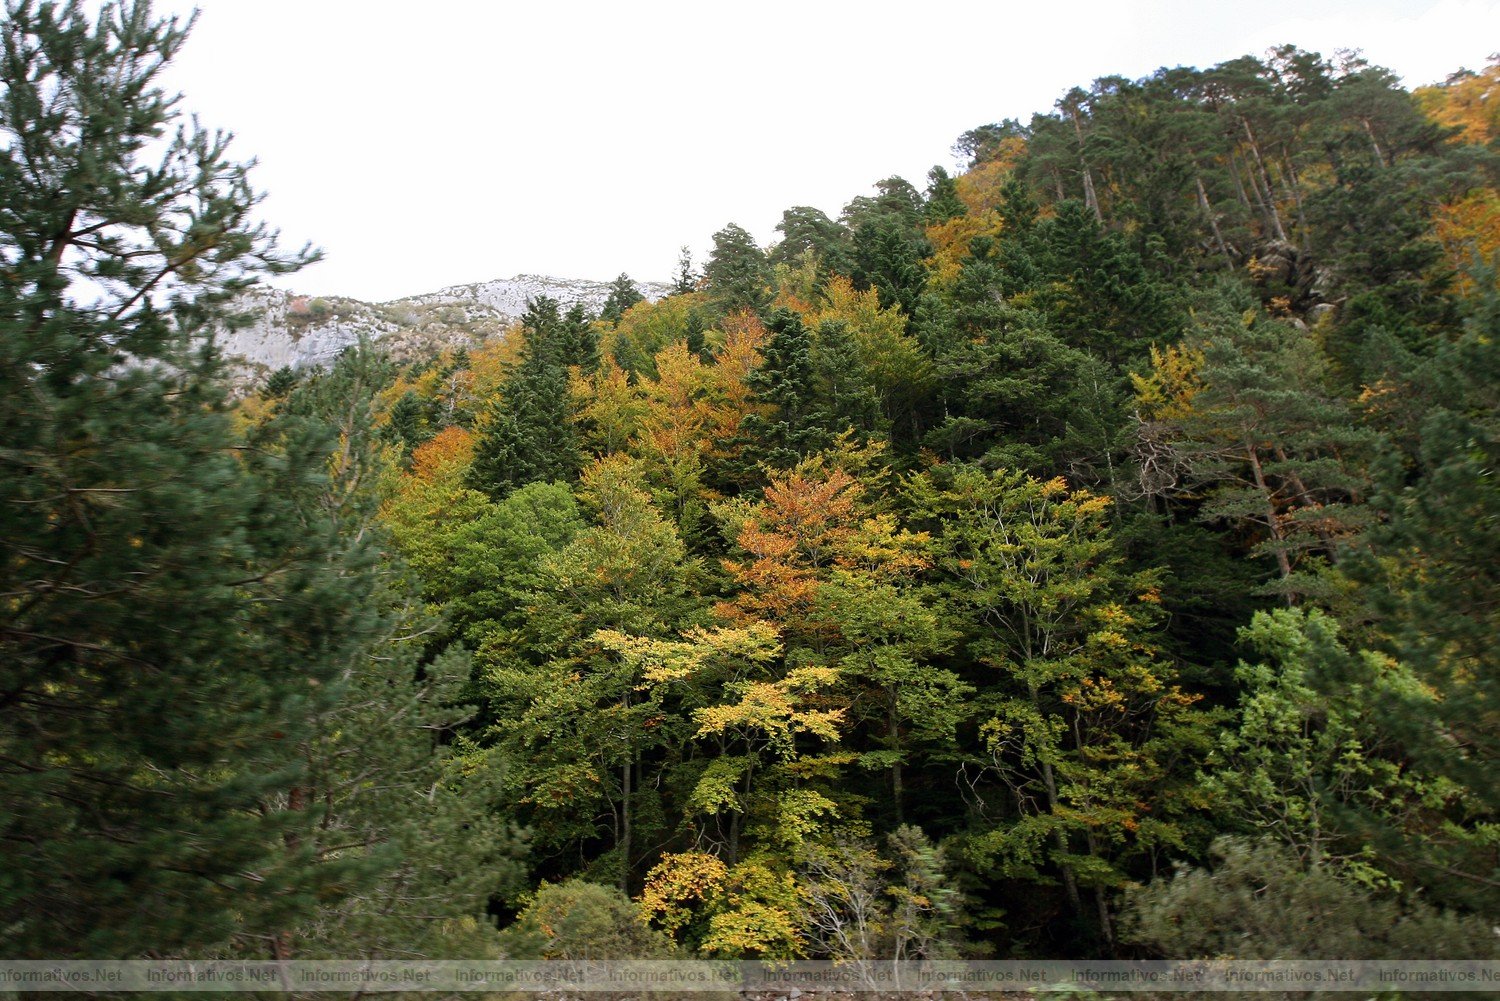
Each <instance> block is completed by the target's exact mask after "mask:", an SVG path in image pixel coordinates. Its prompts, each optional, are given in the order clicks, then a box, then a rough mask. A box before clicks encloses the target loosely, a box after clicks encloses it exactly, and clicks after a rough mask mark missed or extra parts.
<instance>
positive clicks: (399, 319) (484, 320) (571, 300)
mask: <svg viewBox="0 0 1500 1001" xmlns="http://www.w3.org/2000/svg"><path fill="white" fill-rule="evenodd" d="M634 284H635V288H636V291H637V292H639V293H640V294H641V295H642V296H643V297H644V298H646V299H648V300H650V301H653V302H654V301H656V300H657V299H661V298H663V297H664V296H666V295H668V294H669V293H670V292H671V286H669V285H667V284H665V283H661V282H635V283H634ZM612 285H613V283H612V282H599V281H592V280H589V279H578V278H556V277H553V276H550V275H535V274H520V275H515V276H512V277H510V278H496V279H492V280H490V281H484V282H470V283H466V284H460V285H449V286H445V287H443V288H440V289H437V290H435V291H432V292H423V293H419V294H417V295H411V296H403V297H401V298H398V299H390V300H386V301H383V302H367V301H365V300H362V299H354V298H350V297H347V296H331V295H330V296H313V295H306V294H303V293H300V292H291V291H287V290H284V289H273V288H267V287H262V288H255V289H251V290H250V291H248V292H246V293H245V294H244V295H243V296H242V297H241V298H240V299H239V301H238V302H237V303H236V307H237V310H238V311H239V312H241V313H243V314H248V315H249V316H251V318H252V319H251V320H250V322H249V323H247V324H245V325H243V326H239V327H235V328H233V329H220V330H218V331H216V332H215V335H214V340H215V343H216V345H217V346H218V347H219V349H220V351H222V352H223V354H224V355H225V357H226V358H227V359H228V360H229V362H230V366H231V370H232V372H233V374H234V377H235V381H236V382H239V383H242V384H250V383H254V382H257V381H259V380H260V379H262V378H264V377H265V376H267V375H269V374H270V373H271V372H274V371H276V370H277V369H280V368H292V369H304V368H321V367H323V366H326V365H328V364H329V363H331V362H332V361H333V360H334V359H335V358H337V357H338V355H339V353H340V352H342V351H343V350H344V349H345V348H347V347H349V346H351V345H353V344H357V343H358V342H359V341H360V339H361V338H367V339H369V340H370V341H372V342H374V343H377V344H379V345H380V346H381V347H383V348H385V349H386V350H387V351H389V352H390V353H391V355H392V356H393V357H395V358H396V359H398V360H403V361H404V360H409V359H411V358H414V357H416V356H418V355H421V354H425V353H430V352H433V351H437V350H441V349H443V348H455V347H463V346H470V345H474V344H477V343H480V342H482V341H484V340H487V339H489V338H490V337H495V336H504V334H505V332H506V330H508V329H509V328H510V327H511V325H512V324H514V323H515V322H517V321H519V320H520V318H521V317H522V315H524V313H525V312H526V304H527V302H529V301H530V300H533V299H536V298H538V297H540V296H548V297H550V298H553V299H556V300H557V301H558V302H559V303H561V304H562V305H563V306H564V307H569V306H572V305H574V304H578V305H582V306H583V307H584V308H586V309H588V310H590V311H591V312H598V310H599V309H600V308H601V307H602V306H603V305H604V303H605V301H606V300H607V299H608V298H609V293H610V289H611V287H612Z"/></svg>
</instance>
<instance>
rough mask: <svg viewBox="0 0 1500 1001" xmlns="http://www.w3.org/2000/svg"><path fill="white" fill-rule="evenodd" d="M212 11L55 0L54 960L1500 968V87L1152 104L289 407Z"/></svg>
mask: <svg viewBox="0 0 1500 1001" xmlns="http://www.w3.org/2000/svg"><path fill="white" fill-rule="evenodd" d="M184 37H185V31H184V28H183V26H182V25H180V24H175V23H171V22H167V23H162V22H158V21H155V20H153V19H152V18H151V16H150V14H149V10H148V9H147V8H146V7H144V6H137V5H130V4H127V5H125V6H123V7H115V6H111V7H108V8H107V9H106V11H105V12H104V14H103V15H102V16H101V17H100V18H99V19H98V20H90V19H89V18H87V17H85V15H84V14H83V12H82V9H81V7H80V6H79V5H78V4H76V3H67V4H63V5H60V6H59V5H54V4H48V3H39V2H33V0H13V2H11V3H9V4H8V5H7V13H6V19H5V23H4V31H3V49H0V70H3V80H4V87H5V91H4V94H3V98H0V124H3V130H0V131H3V135H4V143H3V152H4V155H3V156H0V192H3V199H0V278H3V281H0V324H3V331H4V336H3V337H0V380H3V392H0V465H3V468H4V472H3V475H0V537H3V549H0V592H3V598H0V610H3V615H0V841H3V844H4V846H5V857H6V859H7V863H6V865H5V866H4V867H0V938H3V940H4V941H6V942H8V943H10V951H11V952H13V953H14V954H16V955H18V956H37V957H53V958H56V957H64V956H89V957H98V956H116V955H118V956H137V955H153V956H162V955H168V956H177V955H181V956H211V955H212V956H229V957H234V956H266V957H275V958H290V957H315V956H370V957H382V958H403V957H412V956H470V957H478V956H509V957H521V958H543V957H544V958H556V957H576V956H585V955H587V956H594V957H600V956H622V957H624V956H639V957H648V956H672V955H676V956H701V957H711V958H741V957H748V958H758V957H770V958H783V959H784V958H800V957H811V958H839V959H859V958H870V957H877V956H879V957H887V958H889V957H892V956H901V957H910V958H921V957H928V958H932V957H958V956H976V957H984V956H989V957H997V958H1011V957H1043V956H1065V955H1067V956H1162V955H1166V956H1212V955H1222V954H1225V953H1229V952H1232V953H1233V954H1235V955H1239V956H1242V957H1267V958H1270V957H1276V958H1288V957H1295V956H1309V957H1310V956H1320V955H1329V956H1333V955H1336V956H1339V957H1341V958H1360V957H1380V958H1393V957H1399V956H1410V957H1420V958H1434V957H1440V956H1464V957H1473V956H1485V957H1488V956H1493V955H1495V954H1496V950H1497V946H1496V939H1495V936H1494V935H1493V933H1492V932H1491V930H1490V929H1491V925H1492V924H1493V923H1494V922H1495V921H1496V920H1497V919H1500V898H1497V896H1496V886H1497V880H1500V843H1497V837H1496V832H1497V830H1500V826H1497V824H1500V786H1497V784H1496V768H1495V765H1496V751H1497V747H1496V741H1497V735H1500V709H1497V702H1496V699H1497V698H1500V689H1497V683H1500V663H1497V653H1496V645H1495V642H1494V640H1495V637H1496V636H1497V634H1500V602H1497V595H1500V587H1497V584H1500V581H1497V574H1500V486H1497V483H1496V476H1495V469H1496V462H1497V460H1500V406H1497V402H1500V401H1497V397H1496V394H1497V387H1500V341H1497V335H1500V285H1497V267H1500V256H1497V255H1500V236H1497V234H1500V200H1497V199H1500V195H1497V191H1500V188H1497V180H1500V176H1497V169H1500V167H1497V165H1500V159H1497V153H1500V148H1497V145H1496V144H1497V136H1500V119H1497V115H1500V97H1497V96H1496V95H1497V87H1500V62H1492V63H1491V64H1490V65H1489V66H1487V67H1484V68H1482V69H1481V70H1479V71H1461V72H1459V73H1456V74H1454V75H1453V76H1452V77H1451V78H1450V79H1449V80H1448V81H1447V82H1446V83H1444V84H1442V85H1438V86H1434V87H1427V88H1423V89H1421V90H1418V91H1416V92H1414V93H1413V92H1408V91H1406V90H1405V89H1403V88H1402V87H1401V86H1400V84H1399V82H1398V81H1397V80H1396V78H1395V77H1394V76H1393V75H1392V74H1391V73H1389V72H1388V71H1386V70H1384V69H1381V68H1380V67H1377V66H1371V65H1368V64H1366V63H1364V62H1363V61H1361V60H1360V59H1359V58H1357V57H1354V56H1341V57H1340V58H1339V59H1338V60H1336V61H1333V62H1330V61H1329V60H1327V59H1325V58H1323V57H1322V56H1320V55H1319V54H1317V53H1311V52H1304V51H1302V50H1299V49H1296V48H1294V47H1290V46H1287V47H1283V48H1279V49H1276V50H1273V51H1272V52H1270V53H1268V54H1266V55H1264V56H1261V57H1256V56H1245V57H1242V58H1239V59H1235V60H1231V61H1229V62H1226V63H1222V64H1220V65H1217V66H1214V67H1211V68H1209V69H1206V70H1197V69H1188V68H1176V69H1163V70H1161V71H1159V72H1157V73H1156V74H1154V75H1152V76H1150V77H1147V78H1144V79H1141V80H1127V79H1122V78H1117V77H1106V78H1101V79H1099V80H1096V81H1094V82H1093V83H1092V84H1091V85H1089V86H1087V87H1078V88H1075V89H1073V90H1070V91H1069V92H1067V93H1066V94H1063V95H1061V96H1060V97H1059V99H1058V101H1057V103H1056V105H1055V107H1054V108H1052V109H1051V110H1049V111H1046V112H1043V113H1039V114H1037V115H1035V116H1034V117H1033V118H1032V119H1031V121H1029V122H1027V123H1021V122H1017V121H1004V122H1000V123H995V124H986V125H980V126H978V127H976V128H974V129H972V130H970V131H968V132H966V133H964V135H963V136H961V137H960V138H959V139H958V142H957V145H956V147H955V148H956V149H957V150H958V151H960V152H961V155H962V156H964V157H965V158H966V161H967V165H966V167H965V168H964V169H962V170H960V171H958V172H957V173H956V174H950V173H949V172H948V171H946V170H944V169H942V168H940V167H935V168H933V170H932V171H931V173H930V174H929V175H928V177H927V178H926V179H925V185H924V186H922V187H918V186H917V185H915V184H913V183H911V182H910V181H908V180H905V179H902V178H896V177H893V178H887V179H885V180H882V181H879V182H878V183H877V184H875V185H874V187H873V189H872V193H869V194H865V195H859V196H857V197H853V198H852V199H851V201H850V202H849V203H848V204H847V205H846V206H845V207H844V209H843V211H842V212H841V213H840V214H839V216H838V218H832V217H830V216H829V215H827V214H826V213H824V212H822V211H819V210H818V209H815V208H811V207H807V206H795V207H790V208H788V209H787V210H786V212H785V213H784V215H783V217H782V220H781V223H780V225H779V226H778V227H777V232H778V233H779V234H780V239H779V240H778V241H777V242H776V243H775V244H773V245H772V246H771V247H769V248H764V247H761V246H758V245H757V244H756V242H755V241H754V239H753V238H752V237H751V236H750V235H749V234H748V233H747V232H746V231H745V230H744V229H742V228H741V227H739V226H737V225H734V224H729V225H726V226H725V228H724V229H723V230H721V231H720V232H718V233H716V234H714V237H713V251H712V254H711V255H710V257H709V259H708V260H707V261H706V262H705V263H704V265H703V267H702V269H701V271H700V270H699V269H697V268H696V267H695V266H694V264H693V262H692V261H691V260H690V259H689V258H688V257H687V256H686V255H684V258H683V260H682V261H681V262H680V263H679V267H678V275H677V276H676V277H677V281H676V286H675V291H674V293H673V294H672V295H670V296H668V297H666V298H664V299H661V300H659V301H654V302H649V301H644V300H642V299H641V297H640V295H639V293H638V292H637V291H636V289H635V286H634V285H633V284H632V282H631V281H630V279H629V278H628V277H627V276H624V275H622V276H620V279H619V280H618V281H617V282H616V283H615V285H614V287H613V294H612V295H611V296H610V299H609V302H608V304H607V305H606V306H605V308H604V309H603V310H602V312H601V314H600V315H598V316H594V315H590V314H589V313H587V312H586V311H585V310H584V309H582V308H581V307H571V308H570V307H568V306H566V305H565V304H561V303H558V302H556V301H552V300H549V299H545V298H544V299H538V300H535V301H533V302H532V303H531V304H530V306H529V309H528V312H527V314H526V316H525V317H524V318H523V320H522V321H521V322H520V323H519V324H518V325H517V326H516V327H515V328H514V329H512V330H511V331H509V332H508V334H507V335H506V336H504V337H499V338H494V339H491V340H487V341H485V342H483V343H480V344H476V345H475V346H474V347H472V348H469V349H464V350H453V351H447V352H444V353H442V354H441V355H439V356H434V357H432V358H429V359H426V360H424V361H422V362H420V363H418V364H415V365H411V366H407V367H405V368H398V367H397V366H395V365H394V364H393V363H391V362H390V361H389V360H387V359H386V358H384V357H383V356H382V355H381V354H380V353H379V352H378V351H377V350H376V349H374V348H372V347H370V346H369V345H362V346H360V347H358V348H355V349H351V350H350V351H348V352H347V353H346V354H345V355H344V356H342V357H341V358H340V359H339V360H338V362H337V364H335V365H334V366H333V367H332V368H331V369H330V370H328V371H300V372H294V371H291V370H284V371H281V372H278V373H276V374H275V375H273V376H272V377H271V378H270V379H269V380H266V382H265V383H264V384H263V385H261V386H260V387H258V388H257V390H256V391H255V392H254V393H252V394H251V395H250V396H248V397H246V398H242V399H238V400H231V398H230V397H229V395H228V393H227V391H226V386H225V380H224V375H223V370H222V366H221V364H220V360H219V358H218V357H217V356H216V355H215V353H214V351H213V350H212V349H211V346H210V342H211V336H210V335H211V331H212V330H213V329H215V328H216V326H217V327H222V326H224V325H232V324H234V323H237V322H243V321H244V319H245V318H244V317H239V316H237V315H236V313H235V296H236V294H237V293H239V292H240V291H243V290H244V289H246V288H248V287H249V286H250V285H252V284H253V283H254V282H256V281H257V280H259V279H260V278H262V277H264V276H268V275H276V274H281V273H285V272H287V271H290V270H294V269H295V268H296V267H298V266H299V265H300V264H302V263H304V262H305V261H307V260H308V259H309V255H308V253H307V252H306V251H304V252H302V253H299V254H298V253H293V254H289V253H285V252H283V251H280V250H278V249H277V248H276V245H275V238H274V234H272V233H270V232H268V231H266V230H265V229H263V228H259V227H257V226H256V225H255V224H254V223H253V221H252V220H253V217H254V209H255V206H256V204H257V200H258V196H257V195H256V193H255V192H254V190H253V189H252V188H251V186H250V185H249V183H248V180H247V175H246V168H245V165H243V164H240V163H238V162H236V161H234V160H233V159H232V158H231V157H230V155H229V153H228V149H227V140H226V139H225V137H223V136H221V135H215V134H211V133H205V132H203V131H201V130H200V129H199V128H198V127H197V126H196V123H195V122H193V121H191V120H189V119H186V118H184V116H183V114H182V112H181V111H179V110H178V108H177V105H176V104H175V103H174V102H172V101H170V100H168V99H167V98H166V97H164V96H163V95H162V93H161V91H160V90H159V83H158V80H157V74H158V72H159V70H160V68H161V65H162V64H163V62H164V61H166V60H169V59H170V58H171V56H172V54H173V53H174V52H175V51H176V50H177V48H178V46H180V45H181V44H182V41H183V39H184ZM934 100H941V95H940V94H937V95H935V96H934ZM1189 915H1192V916H1194V919H1193V920H1186V918H1187V917H1188V916H1189ZM1204 915H1209V916H1210V917H1207V918H1205V917H1204ZM1226 943H1229V944H1226Z"/></svg>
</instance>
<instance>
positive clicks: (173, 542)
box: [0, 0, 369, 958]
mask: <svg viewBox="0 0 1500 1001" xmlns="http://www.w3.org/2000/svg"><path fill="white" fill-rule="evenodd" d="M185 36H186V27H185V26H184V25H183V24H181V23H178V22H177V21H175V20H167V21H161V20H156V19H153V18H152V17H151V15H150V12H149V9H148V7H147V5H146V4H144V3H139V4H135V3H127V4H123V5H113V4H112V5H106V6H105V7H104V9H103V11H102V12H101V13H100V14H99V16H98V18H97V19H96V20H94V21H92V22H91V21H90V20H88V19H87V18H86V17H85V14H84V11H83V5H82V4H81V3H67V4H62V5H56V4H46V3H33V2H30V0H17V2H15V3H11V4H9V5H8V7H7V15H6V20H5V23H4V26H3V42H0V46H3V47H0V80H3V84H4V93H3V95H0V131H3V133H4V135H5V139H4V141H3V142H0V147H3V153H0V204H3V205H4V206H5V208H4V211H3V212H0V256H3V257H4V259H5V261H6V280H5V281H4V282H0V470H3V471H0V591H3V592H4V593H5V594H6V595H7V598H6V600H5V603H4V607H3V611H0V762H3V764H0V843H3V844H5V845H6V848H5V854H6V858H7V864H6V865H5V866H4V869H3V874H0V927H3V928H4V929H5V939H6V943H7V950H8V951H9V952H10V954H12V955H16V956H46V957H49V958H60V957H66V956H90V957H103V956H113V955H139V954H141V953H144V952H146V951H148V950H149V951H150V952H152V953H153V954H157V955H160V954H163V953H168V954H169V953H172V952H174V951H175V952H179V953H181V952H191V951H194V950H199V949H205V948H209V947H214V946H217V945H219V944H220V943H223V942H224V941H225V940H226V939H227V938H228V937H229V936H230V935H231V934H232V933H235V932H236V931H240V932H244V933H247V934H250V935H256V934H261V935H270V934H272V933H274V932H276V931H278V930H280V929H282V928H285V927H287V926H288V925H290V924H292V923H295V922H296V921H297V920H299V919H300V918H302V917H304V916H306V914H307V913H308V912H309V910H310V909H311V908H312V907H313V906H314V902H315V901H317V900H318V899H319V898H320V897H336V896H337V895H338V892H339V890H338V889H337V887H338V886H339V885H340V883H341V881H342V880H345V879H353V878H356V877H357V876H358V875H359V874H360V872H362V871H366V870H367V866H366V863H365V862H364V861H361V860H358V859H350V860H347V861H342V860H338V859H334V860H330V862H329V864H324V865H317V864H314V863H315V861H316V860H315V858H314V857H313V852H312V851H311V849H310V848H309V847H307V846H309V845H310V844H311V841H310V839H309V837H308V836H309V835H310V834H311V832H312V828H313V826H314V825H315V824H316V822H317V819H318V816H319V811H317V810H311V809H305V810H299V809H294V808H292V804H291V803H289V802H288V797H287V795H286V794H287V791H288V790H289V789H292V788H295V787H297V786H298V785H299V783H301V781H302V780H303V777H304V776H305V774H306V764H305V762H302V761H300V760H299V758H298V756H297V754H296V751H295V749H296V748H297V747H298V746H299V745H300V744H301V743H302V742H303V741H304V740H305V739H306V738H307V737H308V736H309V727H310V726H311V720H312V718H313V717H314V716H315V715H316V714H317V713H318V712H320V711H322V710H324V709H326V708H327V707H329V706H331V705H332V704H334V703H335V702H336V701H337V700H338V698H339V697H340V695H341V693H342V691H343V690H344V681H343V679H342V676H341V673H340V672H341V670H342V668H343V667H344V665H345V663H346V661H345V660H344V657H345V655H346V654H347V651H348V643H349V642H351V641H352V640H351V637H357V636H358V633H359V630H360V628H361V626H362V625H363V623H364V621H365V618H364V617H365V612H364V608H363V605H362V603H361V602H362V593H363V592H362V589H363V588H365V587H366V586H367V582H368V580H369V577H368V564H367V563H366V562H364V561H365V559H366V556H367V552H366V551H364V550H362V549H361V548H360V544H353V549H351V548H350V547H351V544H350V543H348V542H346V541H345V540H343V539H342V538H341V537H340V536H339V535H338V533H337V531H336V529H335V528H334V526H333V524H332V523H331V521H330V520H328V519H327V518H324V517H321V516H313V515H315V514H316V513H315V512H312V513H310V512H308V511H307V510H305V509H299V506H298V503H299V501H298V498H301V497H305V496H306V494H307V491H308V490H309V489H312V488H314V487H316V485H317V484H318V483H320V482H322V481H324V479H325V478H326V476H327V475H328V474H327V469H328V464H329V459H330V454H331V453H332V451H333V450H334V448H335V445H336V443H335V442H334V441H333V440H332V439H331V438H330V437H329V435H328V434H327V433H326V430H323V429H319V428H316V427H307V428H304V429H301V430H299V431H297V433H295V434H293V435H290V436H289V437H288V438H287V439H286V441H285V442H284V444H283V447H282V448H280V449H279V450H278V452H277V454H274V455H273V454H260V453H256V452H254V451H253V450H252V451H242V450H241V449H240V448H239V447H238V446H239V444H240V442H239V441H238V440H237V438H236V436H235V433H234V431H233V426H232V424H231V422H230V419H229V416H228V415H227V413H226V412H225V399H224V394H223V392H222V389H221V387H220V384H219V382H218V381H217V376H218V366H217V364H216V361H215V357H214V354H213V352H212V351H211V350H210V349H209V348H208V337H207V336H206V331H207V330H208V329H209V326H210V325H211V324H212V323H214V322H218V321H221V320H223V319H225V318H226V314H227V310H228V303H229V300H230V299H231V298H232V297H233V296H234V294H235V293H237V292H238V291H240V290H242V289H244V288H246V287H248V286H249V285H251V284H253V282H254V281H255V280H257V279H258V278H259V277H261V276H263V275H267V274H276V273H283V272H287V271H290V270H293V269H295V268H296V267H298V266H300V265H301V264H303V263H305V262H306V261H307V260H308V255H307V254H306V253H305V252H304V253H302V254H292V255H287V254H283V253H282V252H280V251H278V249H277V248H276V244H275V238H274V234H272V233H270V232H269V231H267V230H266V229H264V228H263V227H261V226H259V225H257V224H255V223H254V222H253V221H252V215H251V214H252V211H253V208H254V206H255V204H256V201H257V196H256V194H255V192H254V190H253V189H252V188H251V186H250V184H249V181H248V179H247V173H246V167H245V165H243V164H240V163H237V162H235V161H234V160H232V159H231V158H230V155H229V151H228V138H227V137H226V136H225V135H223V134H220V133H212V132H208V131H205V130H203V129H201V128H200V127H198V125H197V123H196V121H189V120H186V119H185V118H184V117H183V116H182V114H181V113H180V112H179V111H178V110H177V109H176V105H175V103H174V101H173V100H172V99H171V98H169V97H168V96H167V95H165V94H164V93H163V92H162V91H161V90H160V89H159V85H160V79H159V73H160V71H161V69H162V67H163V65H164V64H165V63H166V62H167V61H169V60H170V59H171V58H172V57H173V56H174V55H175V54H176V53H177V52H178V51H179V49H180V47H181V45H182V44H183V41H184V39H185ZM164 136H165V137H167V138H165V139H163V138H162V137H164ZM151 150H156V152H155V153H152V152H150V151H151ZM309 517H311V520H309Z"/></svg>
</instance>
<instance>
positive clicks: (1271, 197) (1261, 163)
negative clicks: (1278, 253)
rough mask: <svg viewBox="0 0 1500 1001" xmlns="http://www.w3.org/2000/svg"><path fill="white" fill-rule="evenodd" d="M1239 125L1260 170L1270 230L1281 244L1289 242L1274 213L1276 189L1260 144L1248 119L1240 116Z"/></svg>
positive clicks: (1278, 217) (1277, 215) (1278, 218)
mask: <svg viewBox="0 0 1500 1001" xmlns="http://www.w3.org/2000/svg"><path fill="white" fill-rule="evenodd" d="M1240 124H1241V125H1243V126H1244V127H1245V138H1247V139H1248V140H1249V141H1250V155H1251V156H1253V157H1254V158H1255V166H1256V167H1257V168H1259V170H1260V179H1261V183H1262V184H1264V185H1265V189H1266V211H1267V213H1268V215H1267V218H1268V219H1269V220H1270V222H1271V228H1272V229H1274V230H1275V231H1276V236H1277V238H1278V239H1280V240H1281V241H1282V242H1283V243H1286V242H1289V241H1287V238H1286V228H1285V227H1283V226H1282V225H1281V213H1280V212H1278V211H1276V188H1275V187H1274V186H1273V185H1272V184H1271V172H1270V171H1269V170H1267V169H1266V161H1265V160H1264V158H1262V157H1261V155H1260V143H1258V142H1257V141H1256V139H1255V133H1254V132H1253V131H1252V130H1251V129H1250V119H1248V118H1246V117H1245V116H1244V115H1241V116H1240ZM1253 180H1254V178H1253V177H1252V181H1253Z"/></svg>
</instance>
